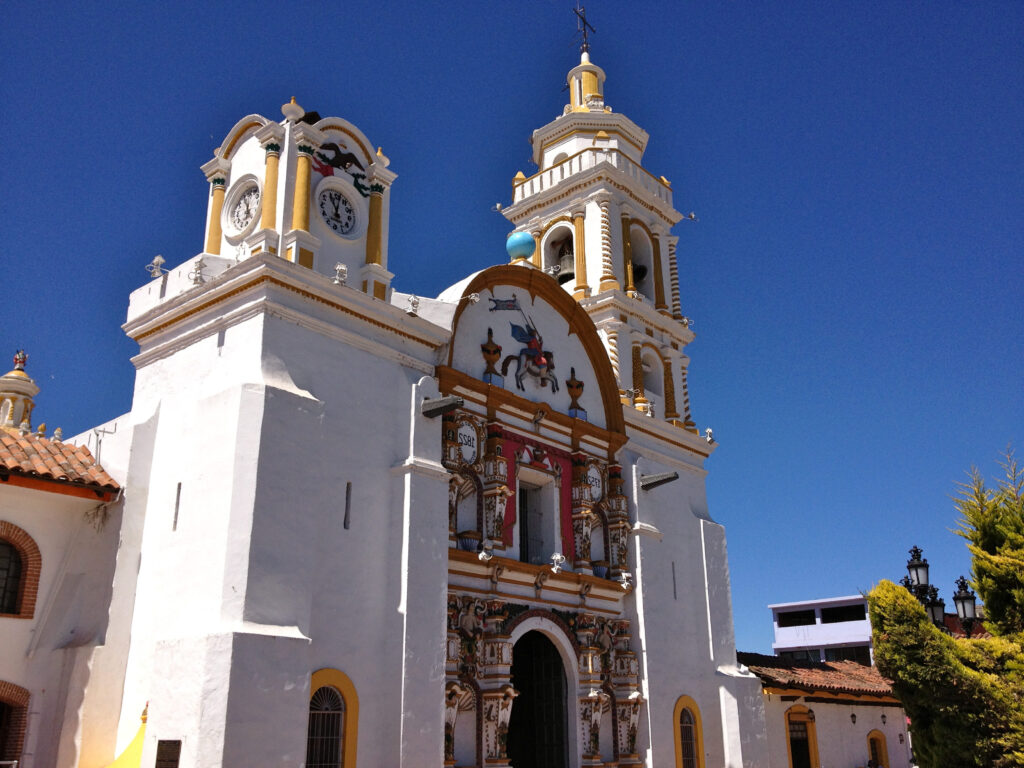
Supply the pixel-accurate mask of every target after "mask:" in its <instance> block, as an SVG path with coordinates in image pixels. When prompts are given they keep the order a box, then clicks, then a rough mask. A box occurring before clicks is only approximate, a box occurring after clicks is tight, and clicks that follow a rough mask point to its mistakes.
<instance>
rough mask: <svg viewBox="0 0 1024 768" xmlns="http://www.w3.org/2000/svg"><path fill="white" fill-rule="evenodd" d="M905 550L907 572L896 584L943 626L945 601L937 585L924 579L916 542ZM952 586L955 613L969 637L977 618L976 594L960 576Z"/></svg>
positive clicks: (923, 560) (924, 561)
mask: <svg viewBox="0 0 1024 768" xmlns="http://www.w3.org/2000/svg"><path fill="white" fill-rule="evenodd" d="M909 554H910V559H909V560H907V575H906V576H904V577H903V578H902V579H900V584H902V585H903V586H904V587H906V588H907V591H908V592H910V593H911V594H912V595H914V597H916V598H917V599H918V600H919V601H920V602H921V605H923V606H924V609H925V611H926V612H927V614H928V618H929V619H930V620H931V621H932V623H933V624H935V625H936V626H937V627H939V628H940V629H943V630H946V623H945V620H946V601H945V600H943V599H942V598H941V597H939V588H938V587H936V586H934V585H932V584H929V583H928V560H927V559H926V558H924V557H922V554H923V552H922V551H921V548H920V547H918V546H913V547H911V548H910V550H909ZM956 586H957V591H956V594H954V595H953V603H954V605H956V614H957V616H958V617H959V618H960V626H961V628H962V629H963V631H964V634H965V635H967V637H970V636H971V630H972V629H974V623H975V621H976V620H977V605H976V600H977V596H976V595H975V594H974V592H972V591H971V588H970V585H969V584H968V582H967V579H965V578H964V577H963V576H961V577H960V578H959V579H957V581H956ZM946 631H948V630H946Z"/></svg>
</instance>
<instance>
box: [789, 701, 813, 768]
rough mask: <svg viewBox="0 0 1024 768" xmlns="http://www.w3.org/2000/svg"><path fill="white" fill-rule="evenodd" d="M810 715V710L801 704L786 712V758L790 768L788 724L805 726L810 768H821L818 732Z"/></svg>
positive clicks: (791, 756) (790, 752)
mask: <svg viewBox="0 0 1024 768" xmlns="http://www.w3.org/2000/svg"><path fill="white" fill-rule="evenodd" d="M810 713H811V710H809V709H808V708H807V707H805V706H803V705H802V704H794V705H793V706H792V707H790V708H789V709H787V710H786V717H785V726H786V757H787V758H788V760H789V766H790V768H793V747H792V746H791V745H790V743H789V742H790V740H789V724H790V723H806V724H807V749H808V751H810V753H811V754H810V757H811V768H821V761H820V760H819V759H818V731H817V729H816V728H815V725H814V718H813V717H812V716H811V714H810Z"/></svg>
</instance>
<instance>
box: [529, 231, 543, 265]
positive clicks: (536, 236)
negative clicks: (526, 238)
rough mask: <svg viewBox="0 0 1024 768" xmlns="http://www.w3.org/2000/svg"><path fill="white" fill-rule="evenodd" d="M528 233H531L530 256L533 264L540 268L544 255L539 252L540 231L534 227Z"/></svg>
mask: <svg viewBox="0 0 1024 768" xmlns="http://www.w3.org/2000/svg"><path fill="white" fill-rule="evenodd" d="M530 234H531V235H533V256H532V257H531V258H532V259H533V266H535V267H536V268H537V269H541V268H543V266H544V260H543V259H544V256H543V254H542V253H541V252H540V236H541V231H540V230H539V229H534V230H531V231H530Z"/></svg>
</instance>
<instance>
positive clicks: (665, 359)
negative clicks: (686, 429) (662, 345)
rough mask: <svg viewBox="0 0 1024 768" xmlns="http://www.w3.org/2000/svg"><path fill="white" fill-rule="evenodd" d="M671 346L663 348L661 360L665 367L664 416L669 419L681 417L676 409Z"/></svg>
mask: <svg viewBox="0 0 1024 768" xmlns="http://www.w3.org/2000/svg"><path fill="white" fill-rule="evenodd" d="M670 352H671V348H666V349H663V350H662V358H661V362H662V365H663V366H664V368H665V378H664V382H665V404H664V406H663V410H664V412H665V413H664V416H665V418H666V419H668V420H669V421H672V420H675V419H678V418H679V412H678V411H676V383H675V380H674V379H673V378H672V358H671V356H670Z"/></svg>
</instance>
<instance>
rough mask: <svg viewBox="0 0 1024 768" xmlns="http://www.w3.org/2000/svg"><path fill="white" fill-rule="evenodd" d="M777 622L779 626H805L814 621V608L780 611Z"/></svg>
mask: <svg viewBox="0 0 1024 768" xmlns="http://www.w3.org/2000/svg"><path fill="white" fill-rule="evenodd" d="M778 622H779V626H780V627H805V626H807V625H809V624H813V623H814V609H810V610H806V611H786V612H785V613H780V614H779V615H778Z"/></svg>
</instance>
